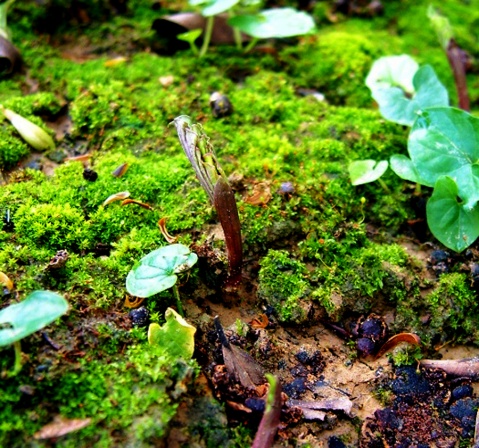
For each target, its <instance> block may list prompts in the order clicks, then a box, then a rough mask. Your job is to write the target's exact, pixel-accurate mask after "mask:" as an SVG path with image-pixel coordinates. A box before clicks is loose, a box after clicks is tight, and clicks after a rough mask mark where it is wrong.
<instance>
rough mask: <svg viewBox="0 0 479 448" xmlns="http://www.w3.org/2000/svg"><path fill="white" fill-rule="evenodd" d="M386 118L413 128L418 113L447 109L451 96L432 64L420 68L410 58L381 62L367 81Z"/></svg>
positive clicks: (390, 58) (392, 58)
mask: <svg viewBox="0 0 479 448" xmlns="http://www.w3.org/2000/svg"><path fill="white" fill-rule="evenodd" d="M366 85H367V86H368V87H369V88H370V90H371V93H372V96H373V98H374V99H375V100H376V102H377V103H378V104H379V110H380V112H381V114H382V116H383V117H384V118H386V119H387V120H390V121H393V122H395V123H399V124H403V125H406V126H412V125H413V123H414V121H415V120H416V118H417V113H418V111H420V110H423V109H425V108H427V107H433V106H447V105H448V104H449V96H448V93H447V90H446V88H445V87H444V86H443V85H442V84H441V82H440V81H439V79H438V78H437V76H436V73H435V72H434V70H433V69H432V67H430V66H429V65H425V66H423V67H421V68H419V67H418V65H417V63H416V62H415V61H414V59H412V58H411V57H410V56H407V55H401V56H387V57H384V58H381V59H378V60H377V61H376V62H375V63H374V64H373V67H372V68H371V71H370V72H369V74H368V77H367V78H366Z"/></svg>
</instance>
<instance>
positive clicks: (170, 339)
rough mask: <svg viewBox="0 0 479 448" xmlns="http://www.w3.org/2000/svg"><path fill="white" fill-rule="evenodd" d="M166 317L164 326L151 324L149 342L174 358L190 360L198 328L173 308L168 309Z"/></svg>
mask: <svg viewBox="0 0 479 448" xmlns="http://www.w3.org/2000/svg"><path fill="white" fill-rule="evenodd" d="M165 319H166V322H165V323H164V324H163V325H162V326H160V325H158V324H157V323H152V324H150V327H149V329H148V342H149V343H150V344H152V345H157V346H159V347H161V348H162V350H163V351H164V352H165V353H166V354H167V355H168V356H170V357H171V358H172V359H177V358H182V359H184V360H186V361H188V360H190V359H191V358H192V356H193V352H194V350H195V332H196V328H195V327H193V325H190V324H189V323H188V322H186V320H185V319H183V317H181V316H180V315H179V314H178V313H177V312H176V311H175V310H173V309H172V308H168V309H167V310H166V313H165Z"/></svg>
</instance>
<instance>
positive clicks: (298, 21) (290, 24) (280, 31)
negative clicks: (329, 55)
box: [178, 0, 315, 57]
mask: <svg viewBox="0 0 479 448" xmlns="http://www.w3.org/2000/svg"><path fill="white" fill-rule="evenodd" d="M263 3H264V2H263V1H261V0H253V1H251V0H189V4H190V5H191V6H194V7H199V8H200V11H201V15H202V16H203V17H206V19H207V21H206V28H205V32H204V35H203V45H202V47H201V50H198V49H197V48H196V45H195V40H196V39H197V38H198V37H199V36H200V35H201V34H202V32H201V30H191V31H188V32H187V33H183V34H182V35H180V36H178V37H179V39H182V40H185V41H187V42H188V43H189V44H190V47H191V48H192V49H193V51H194V52H195V54H198V55H199V56H200V57H201V56H204V55H205V54H206V52H207V50H208V46H209V43H210V40H211V34H212V32H213V25H214V17H215V16H217V15H218V14H222V13H227V14H228V15H229V20H228V24H229V25H231V26H232V27H233V31H234V37H235V41H236V46H237V47H238V48H239V49H241V48H242V37H241V33H244V34H246V35H248V36H250V37H251V40H250V42H249V44H248V45H247V46H246V48H245V52H247V51H249V50H251V48H253V47H254V46H255V45H256V43H257V41H258V40H259V39H270V38H284V37H293V36H301V35H304V34H309V33H312V32H313V31H314V30H315V24H314V20H313V18H312V17H311V16H310V15H309V14H307V13H305V12H302V11H297V10H295V9H293V8H275V9H269V10H263V11H261V10H260V9H261V7H262V5H263Z"/></svg>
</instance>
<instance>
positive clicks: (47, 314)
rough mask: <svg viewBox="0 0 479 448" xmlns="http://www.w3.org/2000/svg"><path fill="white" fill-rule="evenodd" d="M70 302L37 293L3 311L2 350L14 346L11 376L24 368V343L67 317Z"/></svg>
mask: <svg viewBox="0 0 479 448" xmlns="http://www.w3.org/2000/svg"><path fill="white" fill-rule="evenodd" d="M67 310H68V303H67V301H66V300H65V299H64V298H63V297H62V296H60V295H58V294H56V293H54V292H51V291H34V292H32V293H31V294H30V295H29V296H28V297H27V298H26V299H25V300H23V301H22V302H20V303H16V304H14V305H10V306H8V307H7V308H4V309H3V310H1V311H0V347H3V346H5V345H10V344H13V347H14V349H15V366H14V368H13V371H12V372H11V373H10V376H14V375H16V374H17V373H18V372H20V370H21V368H22V353H21V347H20V340H21V339H23V338H24V337H26V336H29V335H30V334H32V333H35V332H36V331H38V330H41V329H42V328H43V327H45V326H47V325H49V324H50V323H52V322H53V321H54V320H55V319H57V318H59V317H60V316H62V315H63V314H65V313H66V312H67Z"/></svg>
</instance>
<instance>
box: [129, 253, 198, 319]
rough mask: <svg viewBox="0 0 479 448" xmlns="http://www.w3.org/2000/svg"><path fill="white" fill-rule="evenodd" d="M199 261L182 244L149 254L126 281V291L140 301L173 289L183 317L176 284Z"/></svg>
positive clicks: (130, 273)
mask: <svg viewBox="0 0 479 448" xmlns="http://www.w3.org/2000/svg"><path fill="white" fill-rule="evenodd" d="M197 261H198V256H197V255H196V254H195V253H193V252H191V251H190V249H189V248H188V247H186V246H184V245H183V244H170V245H169V246H165V247H160V248H159V249H156V250H154V251H153V252H150V253H149V254H148V255H146V256H145V257H143V258H142V259H141V260H140V264H139V266H137V267H135V268H133V270H131V271H130V272H129V274H128V276H127V278H126V289H127V291H128V293H129V294H131V295H132V296H137V297H150V296H152V295H154V294H158V293H159V292H161V291H164V290H165V289H169V288H173V294H174V295H175V299H176V305H177V307H178V312H179V313H180V315H182V316H183V315H184V313H183V306H182V304H181V300H180V293H179V291H178V286H177V285H176V281H177V280H178V277H177V274H181V273H183V272H185V271H187V270H189V269H191V267H192V266H193V265H194V264H195V263H196V262H197Z"/></svg>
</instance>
